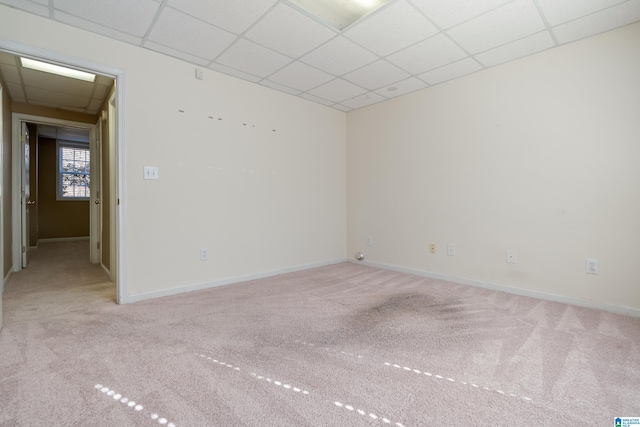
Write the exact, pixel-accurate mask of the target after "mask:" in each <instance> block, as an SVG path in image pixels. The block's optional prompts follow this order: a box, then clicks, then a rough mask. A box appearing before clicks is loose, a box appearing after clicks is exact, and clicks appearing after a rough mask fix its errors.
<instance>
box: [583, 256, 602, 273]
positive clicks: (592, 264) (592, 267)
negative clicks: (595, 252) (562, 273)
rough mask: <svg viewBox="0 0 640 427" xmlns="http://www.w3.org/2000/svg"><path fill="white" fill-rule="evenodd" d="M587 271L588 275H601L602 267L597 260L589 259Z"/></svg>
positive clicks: (586, 265) (586, 266)
mask: <svg viewBox="0 0 640 427" xmlns="http://www.w3.org/2000/svg"><path fill="white" fill-rule="evenodd" d="M585 271H586V273H587V274H600V265H599V264H598V260H597V259H595V258H587V260H586V263H585Z"/></svg>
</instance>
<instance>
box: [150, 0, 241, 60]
mask: <svg viewBox="0 0 640 427" xmlns="http://www.w3.org/2000/svg"><path fill="white" fill-rule="evenodd" d="M235 39H236V36H235V35H233V34H231V33H229V32H228V31H225V30H221V29H220V28H217V27H214V26H213V25H211V24H207V23H206V22H203V21H200V20H199V19H195V18H193V17H191V16H189V15H186V14H184V13H182V12H179V11H177V10H174V9H171V8H165V9H164V10H163V11H162V14H161V15H160V17H159V18H158V20H157V21H156V23H155V24H154V26H153V29H152V30H151V32H150V33H149V36H148V40H150V41H153V42H156V43H159V44H161V45H163V46H167V47H170V48H172V49H175V50H177V51H179V52H185V53H187V54H189V55H193V56H196V57H198V58H204V59H208V60H213V58H215V57H216V56H218V55H219V54H220V53H222V51H223V50H225V49H226V48H227V47H229V45H231V43H233V41H234V40H235Z"/></svg>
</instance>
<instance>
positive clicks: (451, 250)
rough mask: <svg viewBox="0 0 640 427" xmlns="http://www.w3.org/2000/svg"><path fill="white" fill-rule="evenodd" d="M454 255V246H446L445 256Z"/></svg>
mask: <svg viewBox="0 0 640 427" xmlns="http://www.w3.org/2000/svg"><path fill="white" fill-rule="evenodd" d="M455 254H456V245H447V255H449V256H455Z"/></svg>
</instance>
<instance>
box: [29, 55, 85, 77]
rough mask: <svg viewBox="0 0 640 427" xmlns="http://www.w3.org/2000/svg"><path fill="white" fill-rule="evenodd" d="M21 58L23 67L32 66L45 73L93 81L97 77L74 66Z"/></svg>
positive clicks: (33, 68) (31, 67)
mask: <svg viewBox="0 0 640 427" xmlns="http://www.w3.org/2000/svg"><path fill="white" fill-rule="evenodd" d="M20 60H21V61H22V66H23V67H25V68H30V69H32V70H37V71H44V72H45V73H51V74H57V75H59V76H64V77H71V78H72V79H78V80H84V81H86V82H93V81H94V80H95V79H96V75H95V74H91V73H86V72H84V71H79V70H74V69H73V68H67V67H61V66H60V65H53V64H49V63H47V62H41V61H36V60H34V59H29V58H20Z"/></svg>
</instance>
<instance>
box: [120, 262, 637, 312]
mask: <svg viewBox="0 0 640 427" xmlns="http://www.w3.org/2000/svg"><path fill="white" fill-rule="evenodd" d="M347 261H348V260H347V258H338V259H332V260H327V261H321V262H317V263H313V264H305V265H299V266H295V267H288V268H283V269H278V270H272V271H266V272H262V273H256V274H249V275H246V276H237V277H230V278H226V279H219V280H213V281H209V282H203V283H195V284H192V285H186V286H184V285H182V286H178V287H175V288H170V289H162V290H159V291H150V292H143V293H139V294H134V295H127V296H124V297H122V298H121V299H120V301H118V304H130V303H135V302H141V301H146V300H149V299H155V298H162V297H168V296H172V295H179V294H183V293H187V292H194V291H202V290H205V289H210V288H217V287H218V286H227V285H234V284H238V283H242V282H248V281H249V280H257V279H265V278H268V277H273V276H279V275H281V274H287V273H295V272H298V271H304V270H311V269H313V268H318V267H326V266H328V265H334V264H340V263H343V262H347ZM639 317H640V314H639Z"/></svg>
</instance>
